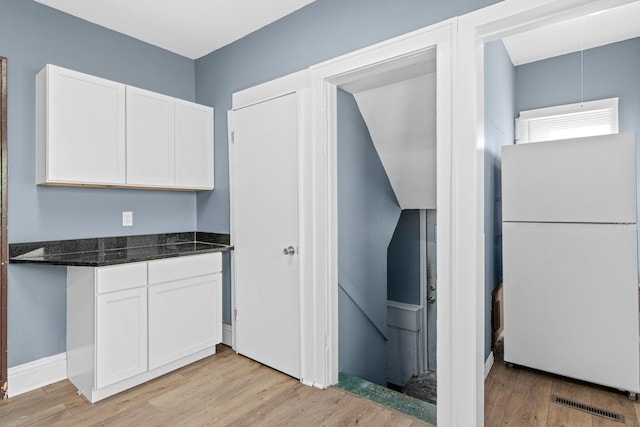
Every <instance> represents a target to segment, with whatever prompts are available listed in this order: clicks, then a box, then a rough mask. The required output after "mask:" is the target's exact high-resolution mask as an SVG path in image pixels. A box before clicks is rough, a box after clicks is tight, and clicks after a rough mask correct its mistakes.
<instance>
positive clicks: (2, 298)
mask: <svg viewBox="0 0 640 427" xmlns="http://www.w3.org/2000/svg"><path fill="white" fill-rule="evenodd" d="M0 71H1V78H0V79H1V80H0V141H1V142H2V144H1V147H0V150H2V154H1V159H2V166H1V168H2V169H1V171H2V172H1V173H2V190H1V194H2V201H1V202H0V206H1V210H2V213H1V217H0V399H4V398H6V396H7V394H6V393H7V356H8V353H7V263H8V249H7V247H8V245H7V188H8V185H7V178H8V176H9V174H8V173H7V165H8V161H7V153H8V151H7V58H4V57H0Z"/></svg>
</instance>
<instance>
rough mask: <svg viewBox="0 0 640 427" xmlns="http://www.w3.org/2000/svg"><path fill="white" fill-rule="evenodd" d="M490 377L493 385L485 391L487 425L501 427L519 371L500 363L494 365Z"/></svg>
mask: <svg viewBox="0 0 640 427" xmlns="http://www.w3.org/2000/svg"><path fill="white" fill-rule="evenodd" d="M490 377H491V383H490V385H489V387H487V388H486V389H485V425H487V426H499V425H502V424H503V419H504V416H505V412H506V411H507V404H508V402H509V398H510V397H511V395H512V394H513V390H514V388H515V384H516V380H517V378H518V370H517V368H509V367H507V366H506V365H505V364H504V363H502V362H499V363H496V364H494V367H493V368H492V369H491V374H490Z"/></svg>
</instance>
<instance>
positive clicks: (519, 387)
mask: <svg viewBox="0 0 640 427" xmlns="http://www.w3.org/2000/svg"><path fill="white" fill-rule="evenodd" d="M495 355H496V362H495V364H494V366H493V368H492V369H491V372H490V373H489V377H488V378H487V381H486V382H485V388H484V394H485V426H486V427H494V426H505V425H508V426H518V427H519V426H567V427H573V426H575V427H600V426H611V427H618V426H623V425H629V426H639V425H640V424H639V423H638V420H640V403H638V402H632V401H631V400H629V399H628V397H627V396H626V395H625V394H623V393H621V392H618V391H617V390H612V389H609V388H605V387H600V386H596V385H594V384H589V383H584V382H581V381H576V380H572V379H570V378H565V377H560V376H557V375H551V374H547V373H544V372H540V371H535V370H532V369H527V368H518V367H516V368H509V367H507V366H506V365H505V364H504V363H503V355H502V346H499V347H498V349H497V351H496V353H495ZM553 394H555V395H558V396H560V397H565V398H567V399H571V400H574V401H578V402H581V403H584V404H587V405H591V406H594V407H596V408H600V409H604V410H607V411H612V412H616V413H619V414H622V415H623V416H624V417H625V423H624V424H622V423H620V422H616V421H611V420H607V419H606V418H602V417H599V416H595V415H590V414H587V413H585V412H581V411H578V410H576V409H571V408H567V407H564V406H560V405H558V404H555V403H551V395H553Z"/></svg>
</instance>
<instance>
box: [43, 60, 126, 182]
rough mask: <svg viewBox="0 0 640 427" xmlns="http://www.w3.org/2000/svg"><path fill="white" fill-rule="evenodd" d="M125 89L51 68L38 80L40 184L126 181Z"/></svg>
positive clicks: (78, 74) (110, 82)
mask: <svg viewBox="0 0 640 427" xmlns="http://www.w3.org/2000/svg"><path fill="white" fill-rule="evenodd" d="M124 104H125V85H123V84H120V83H115V82H112V81H109V80H105V79H101V78H98V77H93V76H89V75H86V74H82V73H78V72H75V71H71V70H66V69H64V68H60V67H55V66H52V65H47V66H46V67H45V68H44V69H43V70H42V71H40V73H39V74H38V75H37V77H36V141H37V149H36V174H37V176H36V180H37V182H38V183H39V184H42V183H49V184H62V185H64V184H69V185H79V184H89V185H91V184H95V185H104V184H116V185H117V184H124V183H125V105H124Z"/></svg>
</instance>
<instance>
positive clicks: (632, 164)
mask: <svg viewBox="0 0 640 427" xmlns="http://www.w3.org/2000/svg"><path fill="white" fill-rule="evenodd" d="M635 170H636V160H635V135H634V134H617V135H605V136H597V137H589V138H578V139H567V140H562V141H549V142H537V143H533V144H519V145H510V146H505V147H502V200H503V205H502V215H503V217H502V220H503V221H532V222H586V223H591V222H597V223H635V222H636V172H635Z"/></svg>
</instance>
